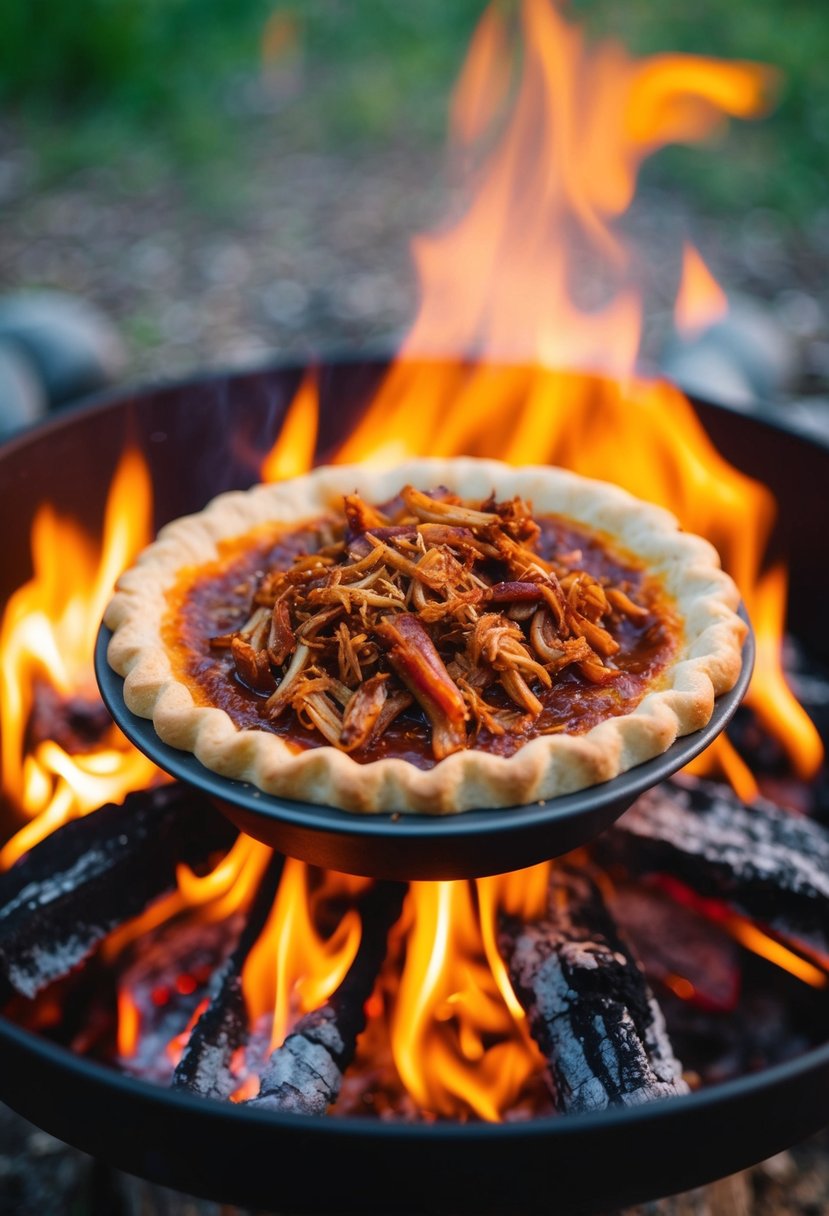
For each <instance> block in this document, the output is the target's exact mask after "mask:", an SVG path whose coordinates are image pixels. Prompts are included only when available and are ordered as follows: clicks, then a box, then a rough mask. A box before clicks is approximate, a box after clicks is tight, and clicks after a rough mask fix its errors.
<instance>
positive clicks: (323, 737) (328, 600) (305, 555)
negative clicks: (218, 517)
mask: <svg viewBox="0 0 829 1216" xmlns="http://www.w3.org/2000/svg"><path fill="white" fill-rule="evenodd" d="M167 599H168V611H167V613H166V616H165V620H164V626H163V634H164V642H165V646H166V648H167V651H168V654H169V655H170V657H171V660H172V664H173V669H174V674H175V675H176V676H177V678H178V679H180V680H181V681H182V682H183V683H184V684H186V685H187V687H188V688H189V689H190V691H191V693H192V695H193V698H194V700H195V701H196V703H197V704H199V705H212V706H217V707H219V708H221V709H223V710H225V712H226V713H227V714H228V715H229V717H230V718H231V720H232V721H233V722H234V723H235V725H236V726H237V727H239V728H243V729H258V730H265V731H271V732H273V733H275V734H277V735H279V736H281V737H282V738H283V739H285V741H286V742H287V743H289V745H291V746H292V747H293V748H294V749H296V750H297V751H298V750H300V749H305V748H312V747H320V746H326V745H329V746H334V747H336V748H338V749H340V750H342V751H345V752H348V753H349V754H350V755H351V756H352V757H353V758H354V760H356V761H360V762H363V763H367V762H369V761H374V760H379V759H383V758H385V757H398V758H401V759H405V760H409V761H411V762H412V763H413V764H415V765H417V766H418V767H420V768H430V767H432V766H433V765H434V764H435V763H436V762H437V761H438V760H441V759H443V757H445V756H447V755H450V754H451V753H452V752H455V751H459V750H460V749H462V748H475V749H479V750H483V751H486V752H491V753H495V754H497V755H501V756H509V755H512V754H513V753H514V752H515V751H516V750H517V749H518V748H519V747H521V746H522V745H523V744H525V743H527V742H529V741H530V740H531V739H534V738H537V737H538V736H541V735H550V734H556V733H569V734H582V733H584V732H585V731H588V730H589V729H590V728H591V727H593V726H595V725H596V724H597V723H598V722H601V721H603V720H604V719H606V718H611V717H614V716H617V715H620V714H625V713H628V712H630V711H631V710H632V709H634V708H635V706H636V705H637V704H638V703H639V701H640V700H641V699H642V697H643V696H644V695H645V694H646V693H647V692H649V691H651V690H653V689H655V688H659V687H661V685H662V676H663V673H664V672H665V670H666V669H667V668H668V667H669V666H670V665H671V663H672V662H673V661H674V659H675V658H676V656H677V654H678V651H679V649H680V644H681V640H682V626H681V622H680V620H679V618H678V616H677V614H676V611H675V609H674V606H673V603H672V601H671V599H670V597H669V596H668V595H667V593H666V592H665V590H664V588H663V586H662V584H661V582H660V580H659V579H658V578H657V577H656V576H654V575H652V574H650V573H648V571H647V570H646V568H645V566H644V564H643V562H642V561H641V560H640V559H638V558H637V557H636V556H634V555H633V554H631V553H628V552H625V551H623V550H622V549H621V548H619V547H618V546H617V545H616V544H615V543H614V540H613V538H612V537H610V536H608V535H605V534H601V533H598V532H595V531H592V530H590V529H589V528H587V527H585V526H584V525H581V524H579V523H578V522H576V521H574V520H571V519H569V518H565V517H562V516H557V515H539V516H536V517H534V516H533V512H532V506H531V504H529V503H527V502H525V501H523V500H522V499H520V498H515V499H512V500H509V501H505V502H496V501H495V500H494V498H492V497H491V498H490V499H488V500H487V501H486V502H483V503H481V502H475V503H470V502H464V501H462V500H461V499H460V498H459V497H458V496H456V495H455V494H452V493H450V492H449V491H446V490H443V489H439V490H434V491H431V492H429V493H425V492H422V491H419V490H416V489H414V488H413V487H412V486H406V487H404V488H403V490H402V491H401V493H400V495H399V496H398V497H397V498H396V499H394V500H393V501H392V502H390V503H385V504H383V505H382V506H381V507H374V506H371V505H369V504H368V503H366V502H364V501H363V500H362V499H361V498H359V497H358V495H356V494H351V495H347V496H346V497H345V499H344V501H343V510H342V511H341V512H337V513H332V514H330V515H326V516H325V517H323V518H320V519H317V520H312V521H309V522H305V523H302V524H298V525H293V526H287V527H286V526H285V525H280V526H279V527H273V528H259V529H256V530H255V531H253V532H251V533H249V534H248V535H247V536H243V537H237V538H235V539H234V540H232V541H227V542H224V543H223V544H222V545H221V546H220V556H219V558H218V559H217V560H216V561H214V562H211V563H209V564H207V565H203V566H199V567H197V568H192V567H191V568H189V569H187V570H183V571H181V573H180V575H179V578H178V580H177V582H176V584H175V586H174V587H173V589H172V590H171V591H170V592H169V593H168V596H167Z"/></svg>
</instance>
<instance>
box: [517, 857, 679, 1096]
mask: <svg viewBox="0 0 829 1216" xmlns="http://www.w3.org/2000/svg"><path fill="white" fill-rule="evenodd" d="M499 948H500V950H501V953H502V955H503V957H504V959H505V961H506V963H507V966H508V968H509V973H510V978H511V980H512V984H513V987H514V989H515V993H516V996H517V997H518V1000H519V1001H520V1002H521V1005H522V1006H523V1008H524V1009H525V1011H526V1013H527V1016H528V1018H529V1023H530V1029H531V1032H532V1035H533V1037H534V1039H535V1041H536V1042H537V1044H538V1046H539V1047H540V1048H541V1051H542V1052H543V1054H544V1056H545V1058H546V1060H547V1064H548V1069H549V1079H550V1082H551V1089H552V1093H553V1100H554V1102H555V1104H556V1107H557V1109H558V1110H560V1111H562V1112H581V1111H596V1110H605V1109H607V1108H608V1107H612V1106H633V1105H638V1104H639V1103H642V1102H647V1101H649V1100H651V1099H653V1098H662V1097H669V1096H673V1095H676V1094H680V1093H685V1092H687V1086H686V1084H685V1082H684V1081H683V1079H682V1075H681V1073H682V1069H681V1065H680V1064H679V1062H678V1060H676V1059H675V1057H674V1054H673V1049H672V1048H671V1044H670V1042H669V1040H668V1036H667V1033H666V1031H665V1023H664V1020H663V1017H662V1013H661V1011H660V1009H659V1006H658V1005H657V1003H656V1001H655V999H654V997H653V995H652V993H651V992H650V989H649V988H648V985H647V982H646V980H645V977H644V975H643V974H642V972H641V971H640V969H639V967H638V966H637V964H636V963H635V961H634V959H633V956H632V954H631V951H630V949H629V947H628V946H627V945H626V944H625V943H624V942H623V941H622V939H621V937H620V936H619V933H618V931H617V929H616V926H615V925H614V923H613V920H612V918H611V916H610V914H609V913H608V911H607V908H606V906H605V904H604V901H603V899H602V896H601V893H600V891H599V888H598V886H597V884H596V881H595V879H594V877H593V875H592V874H591V873H590V871H589V870H588V869H587V868H580V869H571V868H569V867H567V866H565V865H558V866H556V868H555V869H554V871H553V875H552V879H551V883H550V892H549V902H548V908H547V912H546V914H545V916H544V918H543V919H541V920H539V921H536V922H534V923H531V924H525V923H523V922H521V921H518V920H515V919H513V918H510V917H504V918H503V919H502V921H501V924H500V927H499Z"/></svg>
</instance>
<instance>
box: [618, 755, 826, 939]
mask: <svg viewBox="0 0 829 1216" xmlns="http://www.w3.org/2000/svg"><path fill="white" fill-rule="evenodd" d="M595 851H596V855H597V856H598V857H599V858H600V859H601V860H603V861H605V862H620V863H622V864H624V865H625V866H626V867H627V868H628V869H629V870H631V871H632V872H633V873H636V874H653V873H665V874H670V875H672V876H674V877H675V878H678V879H680V880H681V881H682V882H683V883H685V884H686V885H687V886H688V887H691V888H692V889H693V890H694V891H696V892H697V893H698V894H700V895H703V896H705V897H706V898H713V899H720V900H724V901H726V902H728V903H729V904H730V905H731V906H732V907H733V908H734V909H735V910H736V911H738V912H740V913H742V914H743V915H745V916H748V917H751V918H752V919H753V920H756V921H759V922H761V923H762V924H764V925H766V926H767V927H768V928H770V929H772V930H774V932H776V933H778V934H779V935H780V936H781V937H784V938H786V939H787V940H792V941H794V942H796V943H798V944H801V945H802V947H803V948H805V949H808V950H809V952H810V953H812V954H814V955H816V956H817V957H819V958H825V959H829V831H827V830H826V829H825V828H824V827H822V826H821V825H820V824H818V823H815V822H814V821H813V820H811V819H807V818H805V817H803V816H799V815H794V814H792V813H790V812H789V811H784V810H782V809H781V808H780V807H778V806H775V805H774V803H771V802H768V801H766V800H763V799H758V800H757V801H756V802H753V803H752V804H751V805H750V806H744V805H743V803H742V802H740V800H739V799H738V798H737V796H736V795H735V794H734V793H732V791H731V790H730V789H729V788H728V787H727V786H723V785H719V784H716V783H714V782H709V781H700V780H696V779H692V778H687V777H683V778H677V779H674V780H673V781H666V782H663V784H662V785H659V786H657V787H656V788H655V789H653V790H649V791H648V792H647V793H646V794H644V795H643V796H642V797H641V798H640V799H639V800H638V801H637V802H636V803H635V805H634V806H633V807H632V808H631V809H630V810H629V811H628V812H627V813H626V814H625V815H624V816H623V817H622V818H621V819H620V820H619V821H618V823H617V824H616V826H615V827H614V828H613V829H612V830H611V831H609V832H606V833H604V835H603V836H602V837H601V838H600V839H599V840H598V841H597V842H596V846H595Z"/></svg>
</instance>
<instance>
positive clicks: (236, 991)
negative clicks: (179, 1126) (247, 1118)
mask: <svg viewBox="0 0 829 1216" xmlns="http://www.w3.org/2000/svg"><path fill="white" fill-rule="evenodd" d="M282 866H283V858H282V857H281V856H279V855H278V854H277V855H275V856H274V858H273V860H272V861H271V863H270V865H269V867H268V869H267V870H266V872H265V875H264V877H263V879H262V881H261V883H260V884H259V889H258V891H257V893H256V896H255V898H254V900H253V903H252V904H251V907H250V910H249V912H248V915H247V920H246V922H245V925H244V928H243V929H242V932H241V933H240V935H239V940H238V942H237V944H236V946H235V948H234V950H233V951H232V953H231V954H230V955H229V957H228V958H227V959H226V960H225V962H224V963H223V965H222V966H221V967H220V968H219V969H218V970H217V971H216V972H215V974H214V975H213V977H212V979H211V981H210V989H209V1004H208V1006H207V1008H206V1009H205V1011H204V1013H203V1014H202V1015H201V1017H200V1018H199V1020H198V1022H197V1023H196V1025H195V1026H194V1028H193V1033H192V1034H191V1036H190V1038H189V1040H188V1042H187V1045H186V1047H185V1048H184V1051H183V1053H182V1056H181V1059H180V1061H179V1063H178V1065H177V1067H176V1071H175V1074H174V1076H173V1087H174V1088H177V1089H189V1090H191V1091H192V1092H193V1093H197V1094H199V1095H200V1096H201V1097H203V1098H228V1097H230V1095H231V1094H232V1093H233V1091H234V1090H235V1089H236V1088H237V1086H238V1084H239V1082H238V1080H237V1078H236V1077H235V1076H234V1074H233V1072H232V1071H231V1062H232V1059H233V1055H234V1053H235V1051H236V1049H237V1048H238V1047H241V1046H242V1045H243V1044H244V1041H245V1038H246V1037H247V1027H248V1018H247V1010H246V1007H245V997H244V993H243V991H242V969H243V967H244V965H245V961H246V960H247V957H248V955H249V954H250V952H251V950H252V948H253V946H254V945H255V944H256V941H257V939H258V937H259V935H260V934H261V932H262V930H263V929H264V927H265V922H266V921H267V919H268V916H269V915H270V912H271V909H272V908H273V903H274V900H275V899H276V892H277V888H278V886H279V879H280V876H281V874H282Z"/></svg>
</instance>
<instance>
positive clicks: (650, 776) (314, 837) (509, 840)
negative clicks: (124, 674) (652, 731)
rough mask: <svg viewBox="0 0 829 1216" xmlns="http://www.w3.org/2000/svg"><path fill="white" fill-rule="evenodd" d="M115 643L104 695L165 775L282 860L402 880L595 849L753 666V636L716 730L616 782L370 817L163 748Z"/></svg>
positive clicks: (734, 697) (679, 760)
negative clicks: (539, 798) (445, 810)
mask: <svg viewBox="0 0 829 1216" xmlns="http://www.w3.org/2000/svg"><path fill="white" fill-rule="evenodd" d="M111 636H112V634H111V632H110V630H109V629H107V628H106V626H103V625H102V626H101V629H100V631H99V634H98V640H97V644H96V648H95V672H96V675H97V678H98V685H99V688H100V691H101V696H102V697H103V699H104V702H105V704H106V706H107V709H108V710H109V712H110V713H111V714H112V716H113V718H114V719H115V721H116V722H117V724H118V726H119V727H120V728H121V730H122V731H123V732H124V734H125V735H126V736H127V738H128V739H130V740H131V742H132V743H134V744H135V746H136V747H137V748H139V750H140V751H142V752H144V754H145V755H146V756H149V758H150V759H151V760H152V761H153V762H154V763H155V764H157V765H158V767H159V768H161V769H163V770H164V771H165V772H167V773H170V774H171V775H172V776H173V777H177V778H179V780H181V781H185V782H187V783H189V784H190V785H193V786H195V787H197V788H198V789H200V790H202V791H204V792H205V793H206V794H209V795H210V796H211V797H212V798H213V799H214V800H215V801H216V804H217V806H218V807H219V809H220V810H221V811H222V812H223V813H224V814H226V815H227V816H228V818H230V819H231V820H232V821H233V823H235V824H236V826H237V827H238V828H240V830H241V831H243V832H246V833H247V834H248V835H249V836H254V837H256V839H257V840H262V841H264V842H265V843H266V844H269V845H271V846H273V848H275V849H278V850H279V851H280V852H281V853H286V854H288V856H290V857H299V858H301V859H302V860H303V861H307V862H310V863H311V864H312V865H316V866H323V867H325V868H326V869H330V870H340V871H343V872H344V873H347V874H364V875H368V876H370V877H376V878H392V879H400V880H403V881H410V880H414V879H451V878H481V877H483V876H484V875H487V874H503V873H506V872H507V871H510V870H519V869H523V868H524V867H525V866H531V865H534V864H535V863H536V862H539V861H545V860H547V859H549V858H551V857H559V856H561V854H563V853H569V852H570V850H571V849H575V848H578V847H579V846H580V845H583V844H587V843H588V842H589V841H590V840H593V839H594V838H595V837H596V836H598V834H599V833H600V832H602V831H603V830H604V829H605V828H607V827H609V825H610V824H611V823H613V822H615V820H617V819H618V818H619V816H620V815H622V814H623V813H624V812H625V811H626V810H627V809H628V807H630V806H631V805H632V804H633V803H634V802H635V800H636V799H637V798H638V797H639V795H640V794H641V793H643V792H644V790H646V789H650V787H651V786H653V785H657V784H658V783H659V782H660V781H664V780H665V779H666V778H667V777H670V776H671V774H672V773H675V772H676V771H677V770H678V769H680V768H683V767H684V765H686V764H687V763H688V762H689V761H690V760H692V759H693V758H694V757H695V756H697V755H698V754H699V753H700V752H701V751H703V750H704V749H705V748H706V747H708V745H709V744H710V743H712V742H713V740H714V739H715V738H716V737H717V735H719V733H720V732H721V731H722V730H723V729H724V728H725V727H726V726H727V724H728V722H729V721H730V720H731V718H732V716H733V714H734V712H735V711H736V709H737V706H738V705H739V704H740V702H741V700H742V699H743V696H744V695H745V692H746V689H747V688H748V684H749V680H750V679H751V672H752V668H753V665H754V639H753V635H752V634H751V631H749V635H748V637H747V639H746V642H745V645H744V648H743V666H742V670H741V672H740V676H739V679H738V680H737V683H736V684H735V686H734V688H733V689H732V690H731V692H728V693H725V694H724V695H723V696H721V697H719V698H718V699H717V701H716V703H715V707H714V713H713V716H712V718H711V721H710V722H709V723H708V725H707V726H706V727H705V728H704V729H703V730H699V731H695V732H694V733H693V734H690V735H685V736H684V737H683V738H681V739H678V740H677V741H676V743H674V744H673V746H672V747H670V748H668V750H667V751H666V752H664V753H663V754H662V755H661V756H657V757H656V758H655V759H654V760H648V761H646V762H645V763H644V764H639V765H637V766H636V767H635V768H632V769H630V770H629V771H628V772H626V773H622V775H621V776H619V777H615V778H614V779H613V780H612V781H605V782H604V783H602V784H601V785H594V786H590V787H589V788H588V789H585V790H579V791H578V792H577V793H575V794H566V795H562V796H561V797H559V798H551V799H549V800H548V801H546V802H534V803H531V804H530V805H528V806H511V807H506V808H503V809H487V810H480V811H465V812H463V813H462V814H458V815H413V814H394V815H391V814H376V815H361V814H354V813H352V812H348V811H340V810H336V809H335V808H333V807H328V806H316V805H313V804H312V803H309V802H294V801H292V800H290V799H287V798H277V797H274V796H273V795H270V794H265V793H263V792H262V791H261V790H258V789H257V788H256V787H255V786H253V785H250V784H248V783H247V782H243V781H234V780H232V779H230V778H228V777H222V776H219V775H218V774H217V773H213V772H211V771H210V770H209V769H207V768H205V767H204V765H202V764H201V763H200V762H199V761H198V760H197V759H196V758H195V756H193V755H191V754H190V753H189V752H183V751H178V750H177V749H176V748H173V747H169V746H168V745H167V744H166V743H163V742H162V741H161V739H160V738H159V737H158V735H157V734H156V732H155V728H154V726H153V724H152V722H151V721H150V720H149V719H147V718H139V717H137V716H136V715H135V714H133V713H131V712H130V710H129V709H127V707H126V705H125V704H124V681H123V679H122V678H121V677H120V676H119V675H117V674H116V673H115V672H114V671H113V670H112V668H111V667H110V666H109V663H108V662H107V657H106V656H107V646H108V645H109V639H110V637H111Z"/></svg>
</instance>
